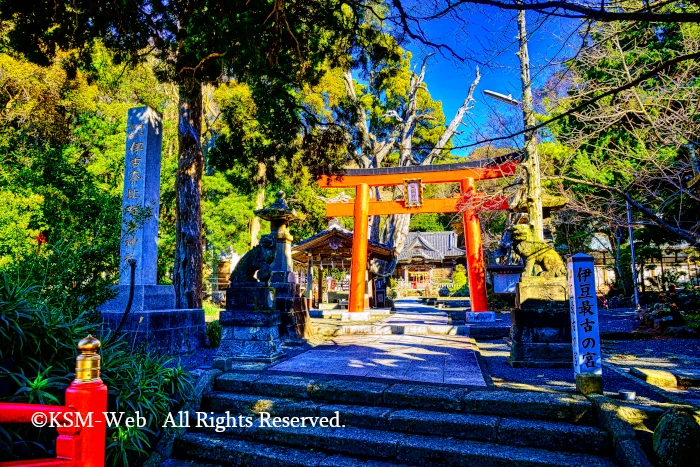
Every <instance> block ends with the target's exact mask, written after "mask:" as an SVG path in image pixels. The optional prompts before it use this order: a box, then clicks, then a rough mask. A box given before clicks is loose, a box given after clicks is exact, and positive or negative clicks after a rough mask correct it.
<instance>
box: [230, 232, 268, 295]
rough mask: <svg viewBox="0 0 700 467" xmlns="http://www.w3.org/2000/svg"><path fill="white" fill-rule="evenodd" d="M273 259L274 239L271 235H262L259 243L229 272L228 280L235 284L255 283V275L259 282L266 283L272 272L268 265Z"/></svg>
mask: <svg viewBox="0 0 700 467" xmlns="http://www.w3.org/2000/svg"><path fill="white" fill-rule="evenodd" d="M274 259H275V239H274V237H273V236H272V235H263V237H262V238H260V243H258V244H257V245H256V246H254V247H253V249H251V250H250V251H249V252H248V253H246V254H245V255H243V257H242V258H241V259H240V260H239V261H238V264H236V267H235V268H234V269H233V271H232V272H231V276H230V277H229V280H230V281H231V283H232V284H233V283H236V282H255V277H256V276H255V273H256V272H257V273H258V274H257V279H258V281H260V282H265V283H268V282H269V281H270V276H271V274H272V270H271V269H270V264H272V261H274Z"/></svg>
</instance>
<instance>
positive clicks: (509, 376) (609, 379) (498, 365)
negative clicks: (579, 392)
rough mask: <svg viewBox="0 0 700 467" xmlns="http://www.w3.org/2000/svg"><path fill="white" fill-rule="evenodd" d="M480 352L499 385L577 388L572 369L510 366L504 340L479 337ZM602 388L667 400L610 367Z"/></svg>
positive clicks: (615, 393) (642, 400)
mask: <svg viewBox="0 0 700 467" xmlns="http://www.w3.org/2000/svg"><path fill="white" fill-rule="evenodd" d="M477 344H478V346H479V351H480V353H481V356H482V358H483V361H484V362H485V364H486V369H487V371H488V373H489V375H490V376H491V379H492V381H493V383H494V385H495V386H496V387H507V388H521V389H529V390H535V391H536V390H541V389H542V388H543V386H544V387H545V388H546V389H554V390H565V391H575V390H576V380H575V378H574V370H573V367H572V368H511V366H510V365H508V363H507V362H506V357H507V356H508V354H509V352H510V347H508V344H506V343H505V342H504V341H503V340H478V339H477ZM603 389H604V391H605V394H606V395H610V396H614V395H617V392H618V391H619V390H620V389H630V390H633V391H636V392H637V399H638V400H639V401H640V402H645V401H655V402H664V399H663V398H662V397H661V396H660V395H659V394H657V393H656V392H654V391H653V390H650V389H649V388H648V387H647V386H646V385H644V384H642V383H641V382H637V381H635V380H633V379H629V378H627V377H624V376H621V375H619V374H618V373H616V372H614V371H611V370H609V369H607V368H604V369H603Z"/></svg>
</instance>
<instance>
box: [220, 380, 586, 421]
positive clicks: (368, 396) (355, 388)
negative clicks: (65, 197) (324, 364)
mask: <svg viewBox="0 0 700 467" xmlns="http://www.w3.org/2000/svg"><path fill="white" fill-rule="evenodd" d="M215 389H216V390H217V391H224V392H230V393H241V394H256V395H260V396H270V397H277V398H293V399H297V400H301V401H303V400H312V401H322V402H333V403H342V404H355V405H368V406H388V407H404V408H414V409H430V410H438V411H440V410H442V411H454V412H463V413H472V414H484V415H496V416H507V417H514V418H523V419H530V420H545V421H565V422H574V423H590V422H592V421H593V414H594V409H593V405H592V403H591V402H590V401H589V400H588V399H586V398H585V397H583V396H580V395H577V394H562V393H546V392H533V391H517V392H516V391H512V392H511V391H502V390H499V391H489V390H472V389H471V388H467V387H448V386H445V385H437V386H433V385H425V384H406V383H391V382H370V381H358V380H352V379H338V378H336V379H324V378H313V377H311V376H288V375H263V374H258V373H242V372H239V373H234V372H229V373H225V374H223V375H221V376H220V377H219V378H217V380H216V384H215Z"/></svg>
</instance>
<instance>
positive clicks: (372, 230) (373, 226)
mask: <svg viewBox="0 0 700 467" xmlns="http://www.w3.org/2000/svg"><path fill="white" fill-rule="evenodd" d="M374 199H376V200H377V201H381V199H382V197H381V194H380V193H379V187H378V186H375V187H374ZM381 221H382V217H381V216H370V218H369V239H370V240H371V241H373V242H377V243H379V241H380V231H379V227H380V222H381Z"/></svg>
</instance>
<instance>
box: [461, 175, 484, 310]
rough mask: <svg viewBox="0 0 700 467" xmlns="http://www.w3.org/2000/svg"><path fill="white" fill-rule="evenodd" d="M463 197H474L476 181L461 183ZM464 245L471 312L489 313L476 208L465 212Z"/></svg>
mask: <svg viewBox="0 0 700 467" xmlns="http://www.w3.org/2000/svg"><path fill="white" fill-rule="evenodd" d="M461 187H462V195H467V196H469V195H471V196H473V195H474V194H475V193H476V192H475V188H474V179H473V178H465V179H463V180H462V181H461ZM462 215H463V219H464V243H465V244H466V247H467V272H468V273H469V301H470V302H471V311H488V309H489V305H488V301H487V300H486V268H485V267H484V250H483V248H482V246H481V223H480V221H479V216H478V214H477V212H476V209H474V207H471V206H470V207H469V209H467V210H465V211H464V212H463V214H462Z"/></svg>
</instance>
